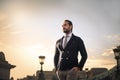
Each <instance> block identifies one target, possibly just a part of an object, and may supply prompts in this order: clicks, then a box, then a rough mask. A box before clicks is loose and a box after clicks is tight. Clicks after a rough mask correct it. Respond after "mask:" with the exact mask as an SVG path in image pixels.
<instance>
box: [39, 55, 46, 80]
mask: <svg viewBox="0 0 120 80" xmlns="http://www.w3.org/2000/svg"><path fill="white" fill-rule="evenodd" d="M44 60H45V56H39V61H40V65H41V69H40V73H39V80H45V76H44V73H43V64H44Z"/></svg>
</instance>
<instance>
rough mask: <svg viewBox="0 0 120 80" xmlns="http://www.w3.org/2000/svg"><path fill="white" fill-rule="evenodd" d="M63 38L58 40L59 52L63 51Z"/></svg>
mask: <svg viewBox="0 0 120 80" xmlns="http://www.w3.org/2000/svg"><path fill="white" fill-rule="evenodd" d="M63 38H64V37H62V38H61V39H60V46H59V48H60V50H61V51H63V50H64V49H63V46H62V43H63Z"/></svg>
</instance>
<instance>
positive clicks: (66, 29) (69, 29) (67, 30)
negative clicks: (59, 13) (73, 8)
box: [62, 21, 72, 34]
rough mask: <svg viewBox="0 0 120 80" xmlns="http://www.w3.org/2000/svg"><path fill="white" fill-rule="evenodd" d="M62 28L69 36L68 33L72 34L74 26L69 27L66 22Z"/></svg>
mask: <svg viewBox="0 0 120 80" xmlns="http://www.w3.org/2000/svg"><path fill="white" fill-rule="evenodd" d="M62 27H63V32H64V33H66V34H68V33H70V32H71V29H72V26H71V25H69V23H68V22H67V21H64V23H63V25H62Z"/></svg>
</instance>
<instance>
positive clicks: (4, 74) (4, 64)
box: [0, 52, 16, 80]
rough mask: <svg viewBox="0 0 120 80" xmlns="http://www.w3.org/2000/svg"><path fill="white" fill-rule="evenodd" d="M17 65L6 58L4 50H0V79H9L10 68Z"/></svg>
mask: <svg viewBox="0 0 120 80" xmlns="http://www.w3.org/2000/svg"><path fill="white" fill-rule="evenodd" d="M14 67H16V66H15V65H11V64H9V63H8V61H6V60H5V55H4V53H3V52H0V80H9V79H10V69H12V68H14Z"/></svg>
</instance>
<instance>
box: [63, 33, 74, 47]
mask: <svg viewBox="0 0 120 80" xmlns="http://www.w3.org/2000/svg"><path fill="white" fill-rule="evenodd" d="M66 36H67V43H68V42H69V40H70V39H71V37H72V33H69V34H67V35H66V34H65V35H64V38H63V43H62V46H63V47H64V42H65V37H66Z"/></svg>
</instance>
